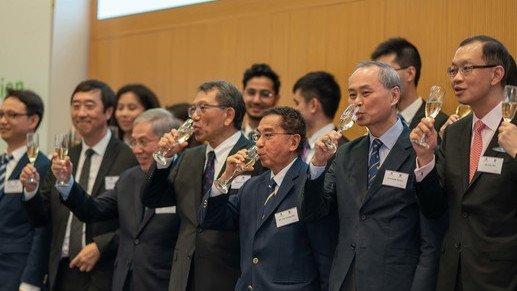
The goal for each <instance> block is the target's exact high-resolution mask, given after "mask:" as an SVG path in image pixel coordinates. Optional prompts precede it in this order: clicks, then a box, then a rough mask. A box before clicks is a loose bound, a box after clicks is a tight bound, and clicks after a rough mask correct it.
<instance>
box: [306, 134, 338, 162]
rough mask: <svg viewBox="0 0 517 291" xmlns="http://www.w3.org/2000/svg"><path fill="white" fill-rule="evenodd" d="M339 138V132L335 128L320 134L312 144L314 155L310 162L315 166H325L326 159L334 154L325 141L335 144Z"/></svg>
mask: <svg viewBox="0 0 517 291" xmlns="http://www.w3.org/2000/svg"><path fill="white" fill-rule="evenodd" d="M340 138H341V134H339V133H338V132H337V131H335V130H332V131H331V132H329V133H327V134H325V135H324V136H321V137H320V138H319V139H318V140H317V141H316V144H315V145H314V156H313V157H312V160H311V163H312V164H313V165H314V166H316V167H323V166H325V165H326V164H327V161H328V160H330V159H331V158H332V156H334V154H335V152H334V151H333V150H332V149H331V148H329V147H328V146H327V144H326V143H328V142H330V143H332V144H335V145H337V143H338V140H339V139H340Z"/></svg>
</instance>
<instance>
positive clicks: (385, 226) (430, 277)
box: [300, 61, 436, 291]
mask: <svg viewBox="0 0 517 291" xmlns="http://www.w3.org/2000/svg"><path fill="white" fill-rule="evenodd" d="M348 82H349V86H348V94H349V102H351V103H353V104H355V105H357V106H358V107H359V110H358V113H357V124H358V125H361V126H367V127H368V129H369V134H368V135H367V136H362V137H360V138H358V139H356V140H354V141H351V142H349V143H347V144H345V145H343V146H341V147H340V148H339V149H338V151H337V152H336V156H335V159H334V160H333V162H332V164H331V166H330V168H329V169H328V170H327V171H326V173H325V174H323V172H325V166H326V163H327V161H328V160H329V159H331V157H332V156H333V152H332V151H331V150H329V149H328V147H327V146H326V145H325V142H328V141H330V142H334V143H337V140H338V139H339V138H340V136H341V135H339V134H337V133H336V132H335V131H333V132H330V133H329V134H327V135H325V136H323V137H321V138H320V139H319V140H318V141H317V142H316V151H315V154H314V157H313V159H312V161H311V163H310V178H309V179H307V182H306V184H305V189H304V193H303V195H302V201H301V205H300V216H301V218H302V220H305V221H310V220H314V219H317V218H319V217H321V216H323V215H326V214H327V213H329V211H331V210H332V209H333V208H334V207H337V209H338V212H339V222H340V223H339V225H340V226H339V227H340V229H339V240H338V241H339V243H338V245H337V248H336V252H335V255H334V263H333V265H332V269H331V271H330V279H329V285H330V287H329V290H331V291H338V290H347V291H349V290H358V291H365V290H372V291H374V290H375V291H376V290H387V291H390V290H392V291H404V290H430V289H432V286H433V284H434V280H435V276H436V268H435V266H433V262H434V261H433V260H428V258H427V257H428V256H429V254H427V252H428V249H429V248H428V247H427V246H426V245H425V243H424V242H425V241H431V242H432V241H434V240H426V239H423V236H424V235H428V234H432V233H430V232H424V231H422V227H421V224H420V213H419V209H418V204H417V199H416V195H415V187H414V181H415V177H414V174H413V169H414V167H415V153H414V151H413V149H412V147H411V143H410V141H409V129H408V128H407V127H406V126H405V125H404V124H403V123H402V121H401V120H400V119H399V118H397V109H396V106H397V102H398V101H399V98H400V78H399V77H398V75H397V73H396V71H395V70H394V69H393V68H391V67H390V66H389V65H387V64H384V63H379V62H370V61H369V62H363V63H360V64H359V65H358V66H357V69H356V70H355V71H354V73H353V74H352V75H351V76H350V78H349V81H348ZM428 264H431V265H428Z"/></svg>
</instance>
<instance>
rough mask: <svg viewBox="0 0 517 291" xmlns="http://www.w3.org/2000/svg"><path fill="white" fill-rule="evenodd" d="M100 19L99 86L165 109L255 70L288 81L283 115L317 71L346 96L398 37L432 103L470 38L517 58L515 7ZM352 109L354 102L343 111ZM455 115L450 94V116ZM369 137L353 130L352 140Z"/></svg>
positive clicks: (389, 5) (265, 3) (504, 0)
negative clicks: (145, 93)
mask: <svg viewBox="0 0 517 291" xmlns="http://www.w3.org/2000/svg"><path fill="white" fill-rule="evenodd" d="M94 6H95V5H94ZM95 9H96V8H95V7H93V9H92V24H91V36H90V60H89V75H90V77H92V78H99V79H102V80H105V81H106V82H108V83H109V84H110V85H112V86H113V88H114V89H117V88H119V87H120V86H122V85H124V84H126V83H130V82H142V83H145V84H147V85H148V86H149V87H151V88H152V89H153V90H154V91H156V93H157V94H158V95H159V96H160V99H161V101H162V103H163V104H164V105H166V104H172V103H177V102H188V101H191V100H192V98H193V96H194V94H195V91H196V87H197V85H199V84H200V83H201V82H203V81H206V80H211V79H225V80H228V81H231V82H233V83H234V84H236V85H237V86H238V87H239V88H240V87H241V86H242V85H241V78H242V73H243V72H244V70H245V69H246V68H248V67H249V66H250V65H251V64H252V63H255V62H267V63H269V64H270V65H271V66H272V67H273V69H275V70H276V71H277V72H278V73H279V74H280V76H281V81H282V88H281V96H282V97H281V101H280V103H281V104H282V105H292V98H291V96H292V94H291V88H292V86H293V84H294V82H295V81H296V80H297V79H298V78H299V77H300V76H302V75H304V74H305V73H307V72H309V71H315V70H326V71H329V72H331V73H332V74H334V75H335V76H336V78H337V80H338V82H339V83H340V85H341V86H342V91H343V93H345V92H346V86H347V78H348V76H349V75H350V73H351V72H352V71H353V68H354V65H355V64H356V63H357V62H359V61H361V60H365V59H368V57H369V55H370V53H371V51H372V50H373V49H374V48H375V46H376V45H377V44H378V43H379V42H381V41H383V40H385V39H386V38H388V37H393V36H402V37H405V38H407V39H409V40H410V41H411V42H413V43H414V44H415V45H416V46H417V47H418V48H419V50H420V53H421V55H422V59H423V70H422V76H421V80H420V85H419V94H420V95H421V96H423V97H424V98H426V96H427V94H428V89H429V87H430V86H431V85H433V84H438V85H442V86H444V87H446V88H447V89H448V88H450V85H449V79H448V77H447V75H446V73H445V70H446V67H447V66H448V65H449V64H450V61H451V59H452V57H453V55H454V51H455V50H456V48H457V46H458V44H459V42H460V41H461V40H463V39H465V38H466V37H468V36H471V35H475V34H489V35H492V36H494V37H496V38H498V39H499V40H501V41H502V42H503V43H504V44H505V45H506V46H507V47H508V49H509V50H510V52H511V53H513V54H514V55H515V54H516V53H517V26H516V25H514V24H513V23H512V22H511V21H510V20H511V19H513V18H514V17H515V15H517V4H516V3H515V1H514V0H492V1H486V0H454V1H450V0H434V1H428V0H221V1H218V2H212V3H207V4H202V5H194V6H187V7H182V8H177V9H169V10H162V11H156V12H151V13H144V14H139V15H134V16H128V17H121V18H115V19H109V20H103V21H98V20H96V19H95V12H94V11H95ZM345 105H346V95H345V96H344V98H343V100H342V102H341V106H340V107H341V108H340V111H341V110H342V109H343V108H344V107H345ZM455 106H456V101H455V99H454V96H453V94H452V90H450V89H449V93H448V94H447V101H446V104H445V111H446V112H449V113H450V112H452V111H453V110H454V108H455ZM363 133H364V129H362V128H355V127H354V128H353V129H352V130H350V131H349V132H348V133H347V135H348V136H349V137H355V136H357V135H359V134H363Z"/></svg>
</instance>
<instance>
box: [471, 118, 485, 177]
mask: <svg viewBox="0 0 517 291" xmlns="http://www.w3.org/2000/svg"><path fill="white" fill-rule="evenodd" d="M483 128H485V124H484V123H483V121H481V120H478V121H476V124H474V141H473V142H472V146H471V148H470V167H469V170H470V172H469V183H470V182H471V181H472V178H474V174H476V170H477V168H478V163H479V157H481V151H482V150H483V137H482V136H481V131H482V130H483Z"/></svg>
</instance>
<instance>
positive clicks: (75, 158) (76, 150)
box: [68, 144, 86, 191]
mask: <svg viewBox="0 0 517 291" xmlns="http://www.w3.org/2000/svg"><path fill="white" fill-rule="evenodd" d="M81 150H82V144H79V145H77V146H74V147H71V148H70V150H69V155H68V156H69V157H70V161H71V162H72V165H74V168H73V169H72V173H73V175H74V177H75V176H76V173H77V167H78V166H79V157H80V156H81ZM76 178H79V177H76ZM84 190H85V191H86V189H84Z"/></svg>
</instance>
